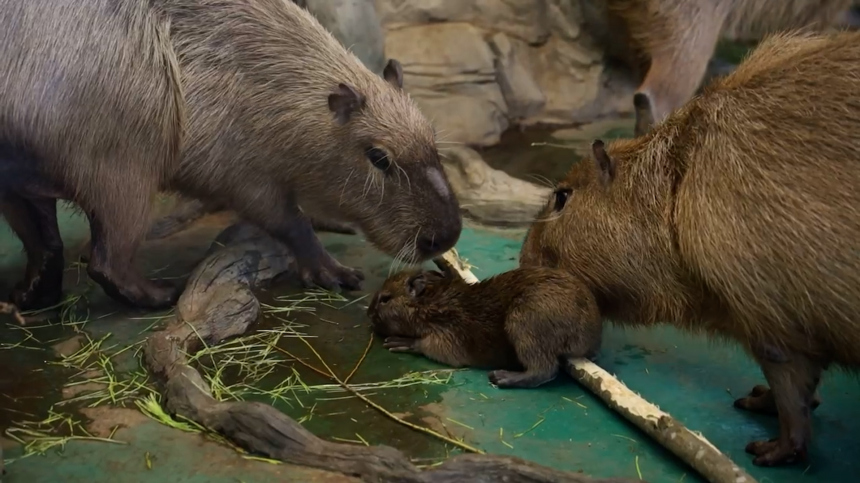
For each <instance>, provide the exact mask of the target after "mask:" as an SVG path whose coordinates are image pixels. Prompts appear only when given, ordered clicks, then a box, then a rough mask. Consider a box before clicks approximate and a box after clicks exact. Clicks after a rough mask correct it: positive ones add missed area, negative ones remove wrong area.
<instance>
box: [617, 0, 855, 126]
mask: <svg viewBox="0 0 860 483" xmlns="http://www.w3.org/2000/svg"><path fill="white" fill-rule="evenodd" d="M851 3H852V0H778V1H772V0H708V1H696V0H607V4H606V5H607V10H608V12H609V22H610V24H611V25H617V26H619V27H620V28H619V30H617V31H615V34H616V35H618V36H619V37H618V38H622V39H624V40H626V41H627V44H628V45H627V46H626V47H627V49H628V50H629V51H630V52H628V59H629V60H632V61H633V62H634V66H636V67H639V66H640V64H642V65H644V66H645V69H644V76H643V77H644V78H643V80H642V83H641V84H640V86H639V88H638V89H637V91H636V94H635V95H634V105H635V112H636V128H635V133H636V135H641V134H643V133H644V132H645V131H647V130H648V129H650V126H651V125H652V124H653V123H654V122H660V121H662V120H663V118H665V117H666V116H667V115H668V114H669V113H670V112H672V111H673V110H674V109H677V108H679V107H681V106H682V105H683V104H684V103H685V102H687V100H689V99H690V97H692V96H693V94H694V93H695V92H696V90H697V89H698V88H699V85H700V84H701V82H702V78H703V77H704V76H705V72H706V71H707V68H708V61H710V59H711V57H712V56H713V54H714V50H715V49H716V46H717V42H718V41H719V40H720V38H721V37H722V38H728V39H735V40H758V39H760V38H761V37H762V36H764V35H766V34H769V33H775V32H779V31H782V30H790V29H796V28H807V29H815V30H822V29H825V28H828V27H832V26H836V25H838V24H839V23H840V21H841V19H842V18H843V16H844V14H845V13H846V12H848V10H849V8H850V7H851ZM619 32H620V34H619Z"/></svg>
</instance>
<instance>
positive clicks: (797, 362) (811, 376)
mask: <svg viewBox="0 0 860 483" xmlns="http://www.w3.org/2000/svg"><path fill="white" fill-rule="evenodd" d="M754 355H755V357H756V359H757V360H758V362H759V364H761V367H762V372H764V375H765V377H766V378H767V381H768V383H769V384H770V391H771V393H772V394H773V400H774V402H775V403H776V409H777V412H778V415H779V437H778V438H776V439H772V440H769V441H753V442H752V443H749V444H748V445H747V447H746V451H747V452H748V453H750V454H753V455H755V456H756V458H755V460H754V461H753V463H754V464H756V465H759V466H775V465H782V464H787V463H794V462H796V461H798V460H805V459H806V452H807V446H808V444H809V442H810V441H811V439H812V421H811V418H810V415H811V413H812V403H813V400H814V397H815V392H816V389H817V387H818V383H819V381H820V380H821V372H822V370H823V368H822V367H821V365H819V364H817V363H815V362H813V361H811V360H810V359H809V358H807V357H806V356H804V355H802V354H798V353H793V354H787V357H784V358H779V360H777V359H776V358H772V357H766V356H765V357H763V356H762V355H760V354H754Z"/></svg>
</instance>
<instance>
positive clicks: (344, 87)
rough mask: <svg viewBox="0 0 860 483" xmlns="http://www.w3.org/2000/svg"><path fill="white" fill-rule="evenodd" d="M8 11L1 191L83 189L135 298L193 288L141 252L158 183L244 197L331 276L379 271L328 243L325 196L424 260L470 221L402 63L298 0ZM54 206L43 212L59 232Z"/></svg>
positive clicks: (108, 285)
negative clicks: (350, 46) (151, 274)
mask: <svg viewBox="0 0 860 483" xmlns="http://www.w3.org/2000/svg"><path fill="white" fill-rule="evenodd" d="M0 12H2V14H3V16H2V18H3V22H2V26H0V27H2V28H0V71H2V72H3V73H4V75H3V79H2V85H0V169H2V171H3V173H2V174H3V176H2V177H0V195H3V197H4V200H5V201H6V202H9V203H13V204H14V203H24V202H26V203H30V204H32V203H39V204H45V205H46V206H47V203H48V201H46V200H50V201H51V202H53V200H54V199H57V198H61V199H67V200H72V201H74V202H75V203H77V204H78V205H79V206H80V207H81V208H82V209H83V211H84V212H85V213H86V215H87V217H88V219H89V222H90V228H91V232H92V249H91V253H90V258H89V264H88V272H89V274H90V276H91V277H92V278H93V279H94V280H96V281H98V282H99V283H100V284H101V286H102V287H103V288H104V290H105V291H106V292H107V293H109V294H110V295H112V296H113V297H115V298H117V299H119V300H121V301H124V302H127V303H129V304H133V305H136V306H140V307H150V308H157V307H164V306H166V305H170V304H171V303H172V302H173V301H174V300H175V299H176V296H177V292H178V291H177V290H176V289H175V288H174V287H168V286H166V285H162V284H158V283H155V282H153V281H150V280H147V279H145V278H144V277H142V276H141V275H140V274H139V272H138V271H136V270H135V269H134V268H133V260H134V255H135V252H136V251H137V249H138V246H139V244H140V241H141V240H142V239H143V237H144V236H145V234H146V231H147V228H148V223H147V214H148V212H149V208H150V204H151V201H152V199H153V196H154V194H155V193H156V192H157V191H159V190H166V191H169V190H173V191H178V192H180V193H183V194H186V195H188V196H189V197H191V198H195V199H201V200H204V201H206V200H210V201H212V202H213V203H216V204H219V205H224V206H225V207H226V208H230V209H233V210H235V211H237V212H238V213H239V214H240V216H242V217H243V218H244V219H247V220H249V221H252V222H254V223H256V224H258V225H259V226H260V227H262V228H264V229H265V230H266V231H268V232H269V233H271V234H272V235H273V236H275V237H276V238H278V239H280V240H282V241H283V242H285V243H286V244H287V245H289V247H290V248H291V249H292V250H294V252H295V255H296V259H297V260H298V263H299V265H300V266H299V273H300V274H301V278H302V280H303V281H304V282H305V283H306V284H308V285H310V284H316V285H320V286H322V287H325V288H337V287H339V286H342V287H346V288H355V287H357V286H359V284H360V281H361V280H362V278H363V276H362V275H361V273H360V272H358V271H356V270H353V269H351V268H347V267H344V266H342V265H340V264H339V263H338V262H337V261H335V260H334V259H333V258H332V257H331V255H329V254H328V253H327V252H326V251H325V249H324V248H323V247H322V245H321V244H320V242H319V240H318V239H317V238H316V235H315V234H314V231H313V229H312V226H311V223H310V221H309V217H313V216H315V214H318V215H320V216H322V217H323V218H326V219H333V220H335V221H343V222H349V223H351V224H354V225H356V226H358V227H359V228H360V229H361V230H362V231H363V232H364V233H365V234H366V235H367V237H368V239H369V240H370V241H371V243H373V244H374V245H375V246H377V247H379V248H380V249H382V250H383V251H385V252H387V253H389V254H392V255H396V254H399V255H400V256H401V257H404V258H408V259H412V260H421V259H426V258H429V257H432V256H435V255H438V254H439V253H442V252H444V251H445V250H447V249H448V248H449V247H451V246H453V245H454V244H455V243H456V241H457V239H458V237H459V233H460V230H461V218H460V213H459V207H458V203H457V200H456V197H455V196H454V194H453V193H452V191H451V189H450V186H449V184H448V181H447V179H446V177H445V175H444V173H443V171H442V167H441V164H440V162H439V156H438V153H437V150H436V144H435V139H434V131H433V128H432V127H431V125H430V123H429V122H428V121H427V119H426V118H425V117H424V116H423V115H422V114H421V113H420V112H419V110H418V109H417V107H416V105H415V104H414V103H413V101H412V100H411V99H410V98H409V96H408V95H407V94H406V93H405V92H404V91H403V90H402V82H403V74H402V69H401V67H400V65H399V64H398V63H397V62H396V61H393V60H392V61H390V62H389V63H388V65H387V66H386V69H385V72H384V76H383V77H384V78H383V77H379V76H377V75H374V74H373V73H371V72H370V71H368V70H367V69H366V68H365V67H364V66H363V65H362V64H361V62H360V61H359V60H358V59H357V58H356V57H354V56H353V55H352V54H350V53H349V52H347V50H346V49H345V48H344V47H343V46H342V45H340V44H339V43H338V42H337V41H336V40H335V39H334V38H333V37H332V36H331V35H330V34H329V33H328V32H327V31H326V30H325V29H324V28H323V27H322V26H321V25H320V24H319V23H318V22H317V21H316V20H315V19H314V18H313V17H312V16H311V15H310V14H309V13H307V12H306V11H305V10H303V9H301V8H300V7H298V6H296V5H294V4H293V3H292V2H286V1H283V0H218V1H213V0H88V1H85V2H82V1H77V0H28V1H26V2H21V1H17V0H0ZM40 213H43V214H44V216H36V217H33V218H31V225H37V226H39V228H40V229H39V230H38V232H39V233H42V234H45V233H48V234H49V236H48V237H47V238H48V239H53V238H55V237H58V234H57V233H56V231H55V223H54V219H55V216H54V215H53V214H49V213H48V210H40ZM43 236H44V235H43ZM44 244H46V243H43V245H44ZM59 275H60V274H56V273H51V274H43V275H42V278H43V279H51V278H52V277H57V276H59ZM25 285H27V284H26V283H25ZM43 299H44V297H36V296H32V297H24V300H43Z"/></svg>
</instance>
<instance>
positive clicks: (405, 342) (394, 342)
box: [382, 337, 420, 353]
mask: <svg viewBox="0 0 860 483" xmlns="http://www.w3.org/2000/svg"><path fill="white" fill-rule="evenodd" d="M382 347H384V348H386V349H388V350H389V351H391V352H413V353H419V352H420V351H419V350H418V339H410V338H408V337H387V338H386V339H385V342H383V343H382Z"/></svg>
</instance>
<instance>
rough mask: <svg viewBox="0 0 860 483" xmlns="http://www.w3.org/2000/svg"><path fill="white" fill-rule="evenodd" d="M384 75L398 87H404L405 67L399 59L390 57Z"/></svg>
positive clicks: (390, 82)
mask: <svg viewBox="0 0 860 483" xmlns="http://www.w3.org/2000/svg"><path fill="white" fill-rule="evenodd" d="M382 77H383V78H385V80H386V81H388V83H389V84H391V85H393V86H394V87H396V88H398V89H403V67H401V66H400V62H398V61H397V59H388V64H386V65H385V69H383V71H382Z"/></svg>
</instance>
